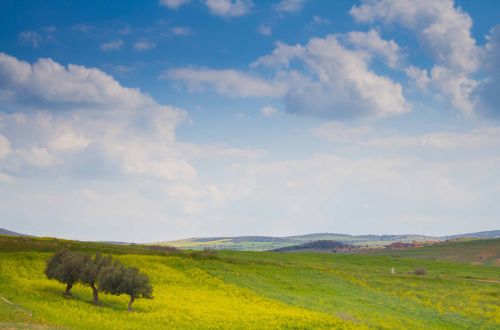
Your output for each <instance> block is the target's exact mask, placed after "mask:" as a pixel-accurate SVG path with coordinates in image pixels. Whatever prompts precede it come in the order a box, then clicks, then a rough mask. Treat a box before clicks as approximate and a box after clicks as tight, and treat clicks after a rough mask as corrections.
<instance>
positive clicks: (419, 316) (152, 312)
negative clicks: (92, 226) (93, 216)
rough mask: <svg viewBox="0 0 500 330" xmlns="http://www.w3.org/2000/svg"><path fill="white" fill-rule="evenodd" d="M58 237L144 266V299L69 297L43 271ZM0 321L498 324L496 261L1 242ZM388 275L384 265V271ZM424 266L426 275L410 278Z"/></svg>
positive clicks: (78, 324) (166, 325)
mask: <svg viewBox="0 0 500 330" xmlns="http://www.w3.org/2000/svg"><path fill="white" fill-rule="evenodd" d="M63 246H69V247H71V248H72V249H76V250H84V251H87V252H93V251H98V250H104V251H107V252H109V253H112V254H113V255H114V257H115V258H117V259H119V260H120V261H122V262H123V263H124V264H126V265H128V266H135V267H138V268H139V269H141V271H143V272H145V273H146V274H148V275H149V276H150V278H151V282H152V284H153V286H154V292H153V295H154V299H153V300H138V301H137V302H136V303H135V304H134V306H135V312H132V313H129V312H127V310H126V309H127V307H126V302H127V297H122V296H120V297H116V296H107V295H102V297H101V300H102V306H100V307H95V306H93V305H92V303H91V302H92V292H91V290H90V289H89V288H87V287H83V286H81V285H77V286H75V287H74V289H73V290H74V297H73V298H65V297H63V296H62V295H61V293H62V291H63V285H61V284H59V283H57V282H55V281H49V280H47V279H46V278H45V277H44V275H43V269H44V264H45V260H46V259H47V258H48V257H49V256H50V255H51V251H54V250H57V249H59V248H61V247H63ZM0 260H1V262H0V328H14V329H18V328H19V329H22V328H30V329H222V328H224V329H226V328H229V329H333V328H343V329H348V328H353V329H363V328H384V329H498V328H499V327H500V299H499V297H500V284H499V281H500V277H499V271H498V270H499V268H498V267H494V266H483V265H468V264H462V263H458V262H445V261H436V260H427V259H412V258H401V257H392V256H371V255H370V256H367V255H352V254H342V255H339V254H312V253H309V254H307V253H293V254H285V253H272V252H240V251H218V252H215V253H213V252H201V251H185V252H175V251H174V252H170V251H158V250H150V249H149V248H147V247H144V246H134V245H112V244H104V243H84V242H72V241H61V240H54V239H36V238H29V239H26V238H13V237H6V236H3V237H1V239H0ZM393 267H394V268H395V269H396V272H395V273H394V274H391V272H390V270H391V268H393ZM418 267H423V268H425V270H426V275H414V274H413V271H414V270H415V269H416V268H418Z"/></svg>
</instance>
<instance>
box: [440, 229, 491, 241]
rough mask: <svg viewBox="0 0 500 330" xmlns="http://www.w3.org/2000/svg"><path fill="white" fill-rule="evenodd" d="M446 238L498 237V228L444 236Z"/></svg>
mask: <svg viewBox="0 0 500 330" xmlns="http://www.w3.org/2000/svg"><path fill="white" fill-rule="evenodd" d="M446 238H447V239H457V238H500V230H490V231H480V232H477V233H468V234H459V235H451V236H446Z"/></svg>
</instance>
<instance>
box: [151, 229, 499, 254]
mask: <svg viewBox="0 0 500 330" xmlns="http://www.w3.org/2000/svg"><path fill="white" fill-rule="evenodd" d="M456 238H500V230H494V231H484V232H478V233H467V234H461V235H452V236H443V237H436V236H425V235H413V234H403V235H348V234H338V233H314V234H306V235H298V236H287V237H272V236H236V237H229V236H220V237H202V238H188V239H183V240H176V241H167V242H159V243H154V244H156V245H168V246H173V247H176V248H180V249H193V250H202V249H206V248H208V249H215V250H240V251H269V250H275V249H280V248H286V247H290V246H297V245H301V244H304V243H309V242H314V241H337V242H341V243H343V244H350V245H354V246H357V247H383V246H386V245H389V244H392V243H395V242H401V243H411V242H440V241H446V240H449V239H456Z"/></svg>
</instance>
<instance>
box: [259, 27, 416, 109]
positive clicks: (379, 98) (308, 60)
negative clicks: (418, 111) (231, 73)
mask: <svg viewBox="0 0 500 330" xmlns="http://www.w3.org/2000/svg"><path fill="white" fill-rule="evenodd" d="M370 59H371V56H370V55H369V54H367V53H366V52H363V51H359V50H356V49H349V48H347V47H345V46H344V45H342V44H341V43H340V41H339V39H338V37H337V36H335V35H330V36H327V37H325V38H313V39H311V40H310V41H309V42H308V43H307V44H306V45H305V46H301V45H296V46H289V45H285V44H277V47H276V48H275V50H274V51H273V52H272V54H270V55H267V56H264V57H261V58H260V59H258V60H257V61H255V62H254V63H253V66H254V67H259V66H267V67H271V68H274V69H276V70H282V69H284V68H289V67H290V65H291V63H292V61H299V62H300V63H301V64H303V65H304V66H305V67H307V69H308V70H307V71H305V72H303V73H297V72H296V71H293V70H289V71H288V74H287V75H286V76H287V77H286V81H288V90H287V93H286V95H285V105H286V110H287V111H288V112H292V113H297V114H304V115H315V116H320V117H327V118H328V117H330V118H334V117H338V118H349V117H357V116H375V117H378V116H387V115H395V114H402V113H405V112H408V111H410V105H409V103H408V102H407V101H406V99H405V97H404V95H403V89H402V86H401V85H400V84H399V83H397V82H395V81H393V80H391V79H390V78H388V77H385V76H381V75H377V74H376V73H375V72H373V71H371V70H370V67H369V64H370ZM281 75H283V71H281Z"/></svg>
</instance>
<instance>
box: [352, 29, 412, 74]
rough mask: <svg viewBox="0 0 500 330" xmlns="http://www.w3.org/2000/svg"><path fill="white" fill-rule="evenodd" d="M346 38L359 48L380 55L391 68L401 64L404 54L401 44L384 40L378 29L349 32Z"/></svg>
mask: <svg viewBox="0 0 500 330" xmlns="http://www.w3.org/2000/svg"><path fill="white" fill-rule="evenodd" d="M346 38H347V40H348V42H349V43H350V44H352V45H354V46H355V47H356V48H357V49H365V50H367V51H368V52H370V53H371V54H374V55H377V56H379V57H380V58H381V59H382V60H383V61H385V62H386V64H387V65H388V66H389V67H391V68H397V67H399V66H400V65H401V62H402V57H403V56H402V53H401V49H400V47H399V45H398V44H397V43H396V42H395V41H394V40H384V39H383V38H382V37H381V36H380V33H379V31H377V30H373V29H372V30H370V31H368V32H356V31H353V32H349V33H347V36H346Z"/></svg>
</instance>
